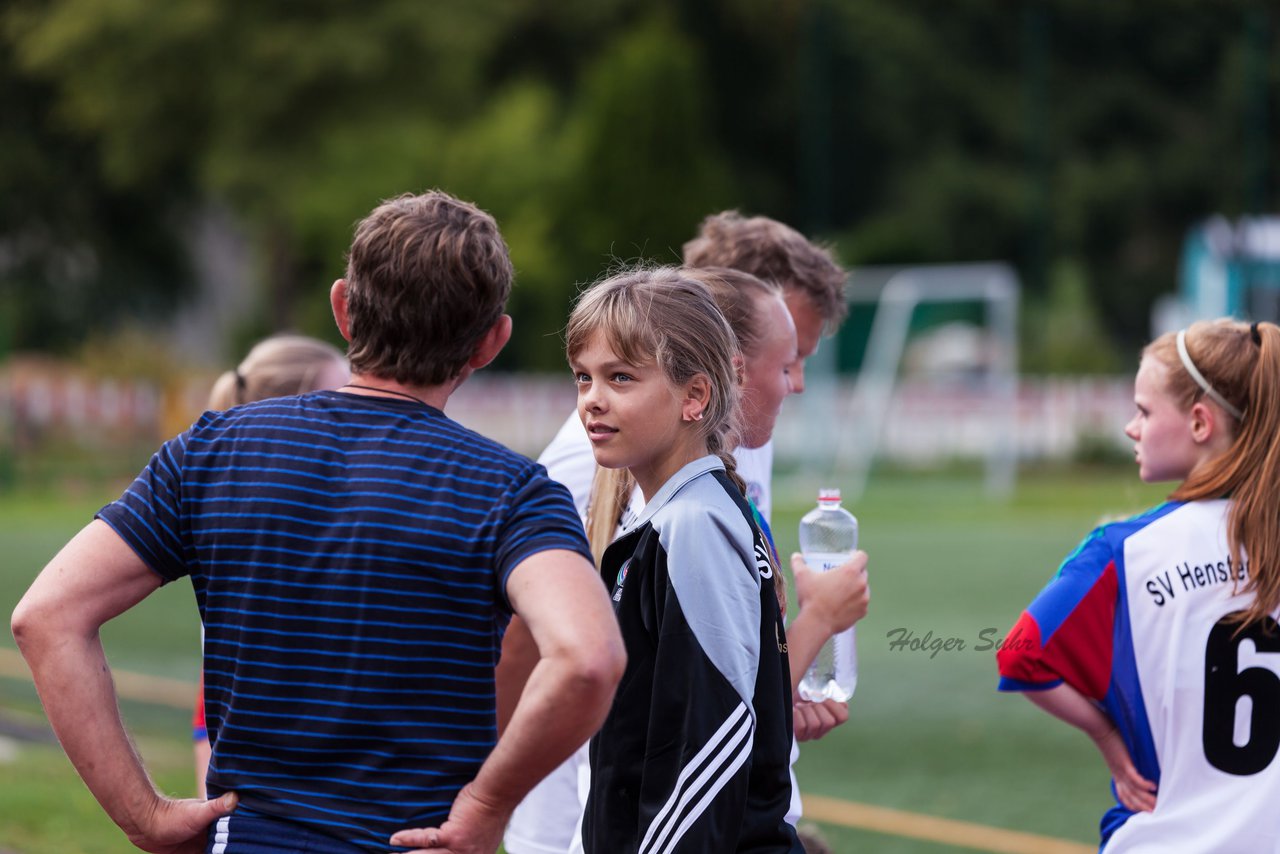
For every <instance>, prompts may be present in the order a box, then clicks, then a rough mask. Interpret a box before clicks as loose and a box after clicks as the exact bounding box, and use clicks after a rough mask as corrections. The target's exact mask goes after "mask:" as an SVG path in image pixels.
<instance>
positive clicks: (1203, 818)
mask: <svg viewBox="0 0 1280 854" xmlns="http://www.w3.org/2000/svg"><path fill="white" fill-rule="evenodd" d="M1228 507H1229V504H1228V502H1227V501H1225V500H1217V501H1196V502H1190V503H1179V502H1171V503H1167V504H1164V505H1161V506H1160V507H1157V508H1155V509H1154V510H1152V511H1150V512H1148V513H1145V514H1143V515H1141V516H1138V517H1135V518H1133V519H1130V520H1127V521H1124V522H1119V523H1115V524H1112V525H1106V526H1103V527H1102V528H1099V529H1097V530H1096V531H1094V532H1093V533H1092V534H1091V535H1090V536H1089V538H1088V539H1086V540H1085V542H1084V543H1082V544H1081V546H1080V547H1079V548H1078V549H1077V550H1076V551H1075V553H1073V554H1072V555H1071V556H1070V557H1069V558H1068V559H1067V561H1066V562H1065V563H1064V564H1063V566H1062V569H1061V570H1060V572H1059V574H1058V576H1057V577H1056V578H1055V579H1054V580H1053V581H1051V582H1050V583H1049V585H1048V586H1047V587H1046V588H1045V590H1044V591H1043V592H1042V593H1041V594H1040V595H1039V596H1038V597H1037V598H1036V600H1035V601H1034V602H1033V603H1032V604H1031V605H1030V607H1029V608H1028V610H1027V611H1026V612H1025V613H1024V614H1023V616H1022V619H1021V620H1020V621H1019V623H1018V626H1017V627H1015V629H1014V633H1011V635H1010V637H1011V639H1012V638H1017V639H1018V640H1020V641H1021V643H1016V644H1006V648H1005V650H1003V651H1002V652H1001V655H1000V671H1001V675H1002V677H1003V678H1002V682H1001V688H1002V689H1004V690H1036V689H1043V688H1049V687H1052V686H1053V685H1056V684H1058V683H1060V682H1062V681H1064V680H1065V681H1066V682H1067V683H1069V684H1070V685H1072V686H1073V687H1074V688H1076V689H1077V690H1079V691H1080V692H1081V693H1083V694H1084V695H1085V696H1088V697H1090V698H1092V699H1093V700H1094V701H1095V702H1097V703H1099V704H1100V705H1101V706H1102V708H1103V709H1104V710H1105V711H1106V712H1107V714H1108V715H1110V717H1111V719H1112V720H1113V721H1114V722H1115V723H1116V726H1117V728H1118V729H1119V731H1120V733H1121V735H1122V736H1123V738H1124V740H1125V744H1126V745H1127V746H1128V748H1129V752H1130V755H1131V756H1132V757H1133V760H1134V764H1135V765H1136V766H1137V768H1138V771H1139V772H1140V773H1141V774H1142V775H1143V776H1144V777H1146V778H1147V779H1150V780H1154V781H1157V782H1158V784H1159V790H1158V792H1157V795H1156V808H1155V810H1154V811H1153V812H1150V813H1132V812H1130V811H1128V810H1127V809H1125V808H1124V807H1122V806H1120V805H1118V804H1117V805H1116V806H1115V807H1113V808H1112V809H1111V810H1110V811H1109V812H1108V813H1107V815H1106V816H1105V817H1104V819H1103V822H1102V834H1103V840H1104V843H1105V844H1104V847H1103V851H1104V852H1106V854H1138V853H1139V852H1141V853H1142V854H1156V852H1160V853H1161V854H1164V853H1165V852H1178V854H1195V852H1206V854H1207V852H1280V760H1278V758H1277V753H1278V752H1280V632H1273V633H1272V634H1270V635H1268V634H1267V633H1266V631H1265V630H1264V628H1263V627H1261V626H1256V625H1255V626H1252V627H1250V628H1249V629H1248V630H1246V631H1244V632H1241V633H1239V634H1237V633H1236V629H1237V628H1238V626H1237V624H1234V623H1232V622H1230V621H1229V620H1228V619H1227V617H1228V615H1230V614H1233V613H1238V612H1240V611H1242V610H1244V609H1245V608H1246V607H1247V606H1248V605H1249V603H1250V602H1251V601H1252V594H1242V593H1240V592H1238V590H1237V582H1240V581H1242V579H1243V578H1244V567H1242V566H1240V565H1239V564H1237V563H1236V562H1235V561H1233V560H1232V559H1231V557H1230V553H1229V550H1228V546H1227V534H1226V515H1227V510H1228ZM1274 616H1275V615H1273V618H1274ZM1268 622H1269V624H1270V627H1271V628H1272V629H1273V630H1274V629H1275V628H1276V624H1275V621H1274V619H1271V620H1269V621H1268Z"/></svg>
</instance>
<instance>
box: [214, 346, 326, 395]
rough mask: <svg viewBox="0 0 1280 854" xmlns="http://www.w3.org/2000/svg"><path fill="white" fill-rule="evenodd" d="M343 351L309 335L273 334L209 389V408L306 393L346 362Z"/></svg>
mask: <svg viewBox="0 0 1280 854" xmlns="http://www.w3.org/2000/svg"><path fill="white" fill-rule="evenodd" d="M346 361H347V360H346V357H345V356H344V355H343V354H342V351H341V350H339V349H338V348H337V347H334V346H333V345H332V344H326V343H325V342H324V341H320V340H317V339H315V338H308V337H307V336H305V335H273V336H271V337H270V338H266V339H264V340H262V341H259V342H258V343H257V344H256V345H254V347H253V349H252V350H250V351H249V354H248V355H247V356H245V357H244V361H242V362H241V363H240V365H239V366H238V367H237V368H236V369H235V370H231V371H225V372H224V373H223V374H222V376H220V377H218V379H217V380H216V381H215V382H214V384H213V390H212V391H210V392H209V408H210V409H215V410H222V409H230V408H231V407H233V406H239V405H240V404H242V403H251V402H253V401H255V400H265V399H266V398H269V397H284V396H286V395H291V394H303V393H305V392H309V391H316V390H318V389H319V388H320V379H321V378H322V377H323V376H324V373H325V369H326V368H328V367H329V366H330V365H334V364H340V365H344V366H345V365H346Z"/></svg>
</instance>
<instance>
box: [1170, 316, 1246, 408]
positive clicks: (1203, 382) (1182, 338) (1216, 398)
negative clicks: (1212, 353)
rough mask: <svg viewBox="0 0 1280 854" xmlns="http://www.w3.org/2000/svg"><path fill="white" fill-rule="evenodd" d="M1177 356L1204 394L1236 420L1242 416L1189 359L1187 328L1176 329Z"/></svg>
mask: <svg viewBox="0 0 1280 854" xmlns="http://www.w3.org/2000/svg"><path fill="white" fill-rule="evenodd" d="M1178 358H1179V359H1181V360H1182V367H1184V368H1186V369H1187V373H1189V374H1191V379H1193V380H1195V381H1196V385H1198V386H1200V388H1202V389H1204V393H1205V395H1206V396H1207V397H1208V398H1209V399H1210V400H1212V401H1213V402H1214V403H1216V404H1218V405H1219V406H1221V407H1222V408H1223V409H1225V410H1226V411H1227V412H1228V413H1229V414H1230V415H1232V416H1234V417H1235V419H1236V420H1237V421H1239V420H1240V419H1242V418H1243V417H1244V413H1243V412H1241V411H1240V410H1239V409H1236V408H1235V407H1234V406H1232V405H1231V404H1230V403H1227V399H1226V398H1225V397H1223V396H1222V395H1220V394H1218V392H1217V389H1215V388H1214V387H1213V386H1211V385H1209V381H1208V380H1207V379H1205V378H1204V374H1202V373H1200V371H1199V370H1198V369H1197V368H1196V364H1195V362H1193V361H1191V354H1190V353H1188V352H1187V330H1185V329H1180V330H1178Z"/></svg>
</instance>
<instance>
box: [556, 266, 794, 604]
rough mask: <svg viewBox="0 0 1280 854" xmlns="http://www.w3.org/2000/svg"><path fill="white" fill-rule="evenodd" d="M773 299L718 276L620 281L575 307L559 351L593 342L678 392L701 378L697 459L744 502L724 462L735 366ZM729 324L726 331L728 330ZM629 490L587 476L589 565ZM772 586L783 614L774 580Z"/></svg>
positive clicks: (631, 274) (733, 428)
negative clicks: (719, 471)
mask: <svg viewBox="0 0 1280 854" xmlns="http://www.w3.org/2000/svg"><path fill="white" fill-rule="evenodd" d="M780 295H781V291H780V289H778V288H777V287H776V286H774V285H771V284H767V283H765V282H763V281H761V280H760V279H757V278H756V277H755V276H752V275H750V274H748V273H741V272H738V271H735V270H728V269H708V270H696V269H690V268H683V269H676V268H672V267H657V268H652V269H642V270H632V271H628V272H624V273H620V274H617V275H615V276H611V277H610V278H608V279H605V280H604V281H601V282H600V283H598V284H596V285H595V286H593V287H592V288H590V289H589V290H587V291H585V292H584V293H583V294H582V296H581V297H580V298H579V300H578V303H577V305H576V306H575V307H574V310H573V313H572V314H571V315H570V317H569V326H568V330H567V334H566V338H567V341H566V351H567V353H568V356H569V358H570V360H572V359H574V358H575V357H576V356H577V354H578V353H579V352H581V351H582V349H583V348H584V347H585V346H586V345H587V342H588V341H589V340H590V339H591V336H592V335H594V334H595V333H596V332H600V333H602V334H603V335H604V336H605V340H606V341H607V342H608V344H609V347H610V349H612V350H613V351H614V352H615V353H617V354H618V356H619V357H620V358H622V359H623V360H625V361H627V362H629V363H631V364H634V365H644V364H654V363H656V364H657V365H658V366H659V367H660V368H661V369H662V371H663V373H664V374H665V375H666V377H667V379H668V380H669V381H670V382H671V383H672V384H673V385H683V384H684V383H686V382H688V381H689V380H691V379H693V377H694V376H696V375H698V374H702V375H703V376H705V377H706V378H707V380H708V382H709V384H710V386H711V402H710V403H709V404H708V406H707V407H706V409H704V410H703V420H702V421H701V422H698V426H699V427H700V429H701V431H702V433H703V435H704V436H705V437H706V440H707V449H708V450H709V451H710V452H711V453H714V454H716V455H717V456H719V457H720V459H721V460H722V461H723V462H724V466H725V470H726V472H727V473H728V475H729V477H730V479H731V480H732V481H733V482H734V484H735V485H736V486H737V487H738V489H739V490H740V491H741V492H742V493H743V494H744V495H745V494H746V484H745V483H744V482H743V480H742V478H741V476H739V474H738V469H737V460H735V459H734V456H733V449H734V448H735V447H736V446H737V444H738V414H739V409H738V402H739V398H740V397H741V388H742V373H741V360H740V358H738V357H740V355H741V351H742V350H744V349H745V350H747V351H748V352H754V348H755V347H757V346H758V345H759V341H760V338H761V337H762V334H763V328H762V324H763V320H762V319H761V317H760V316H761V314H762V312H760V311H759V306H760V305H761V303H762V300H761V299H760V298H761V297H770V296H773V297H776V296H780ZM731 319H732V320H734V321H736V322H735V323H732V324H731V323H730V320H731ZM743 339H746V340H745V341H744V340H743ZM634 488H635V482H634V480H633V479H632V478H631V477H630V475H629V474H628V473H627V472H626V470H625V469H606V468H603V467H598V468H597V469H596V474H595V479H594V481H593V482H592V486H591V499H590V502H589V505H588V508H587V537H588V540H589V541H590V543H591V551H592V554H594V555H595V558H596V561H597V562H599V560H600V559H601V557H602V556H603V555H604V551H605V549H606V548H608V546H609V544H610V543H611V542H613V538H614V533H615V531H616V530H617V526H618V522H619V520H620V518H621V515H622V511H623V510H624V509H625V508H626V506H627V504H628V502H629V501H630V499H631V493H632V491H633V490H634ZM775 569H776V567H775ZM773 576H774V579H775V589H776V592H777V594H778V598H779V602H780V603H782V607H783V608H785V607H786V606H785V602H786V593H785V590H784V589H783V588H782V586H781V585H782V584H784V583H785V582H784V581H783V580H782V573H781V572H774V574H773Z"/></svg>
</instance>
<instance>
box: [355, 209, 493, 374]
mask: <svg viewBox="0 0 1280 854" xmlns="http://www.w3.org/2000/svg"><path fill="white" fill-rule="evenodd" d="M513 278H514V272H513V270H512V267H511V257H510V254H509V253H508V251H507V244H506V243H505V242H504V241H503V239H502V235H501V234H500V233H499V232H498V224H497V223H496V222H494V219H493V217H491V216H489V214H487V213H485V212H484V211H482V210H480V209H479V208H478V207H476V206H475V205H473V204H470V203H469V202H463V201H460V200H458V199H455V198H454V197H453V196H451V195H449V194H448V193H444V192H441V191H439V190H432V191H430V192H427V193H423V194H422V195H419V196H414V195H408V194H406V195H403V196H400V197H398V198H395V199H389V200H387V201H385V202H383V203H382V204H381V205H379V206H378V207H377V208H375V209H374V211H373V213H371V214H369V215H368V216H367V217H365V218H364V220H363V221H361V223H360V224H359V225H358V226H356V234H355V239H354V240H353V241H352V243H351V251H350V253H349V254H348V256H347V313H348V317H349V319H350V334H351V346H350V349H349V351H348V357H349V358H350V360H351V369H352V371H354V372H355V373H360V374H368V375H370V376H376V377H381V378H384V379H392V380H395V381H396V382H399V383H405V384H407V385H440V384H441V383H445V382H448V381H449V380H452V379H454V378H456V377H457V376H458V374H459V373H461V371H462V369H463V367H464V366H465V365H466V363H467V360H468V359H469V358H471V355H472V354H473V353H474V351H475V347H476V345H477V344H478V343H479V341H480V339H481V337H482V336H483V335H484V334H485V333H486V332H487V331H489V329H490V328H491V327H492V326H493V324H494V323H496V322H497V320H498V318H499V317H501V316H502V312H503V310H504V309H505V307H506V304H507V296H508V295H509V294H510V293H511V282H512V279H513Z"/></svg>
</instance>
